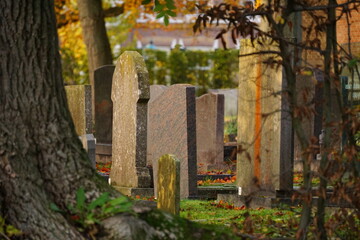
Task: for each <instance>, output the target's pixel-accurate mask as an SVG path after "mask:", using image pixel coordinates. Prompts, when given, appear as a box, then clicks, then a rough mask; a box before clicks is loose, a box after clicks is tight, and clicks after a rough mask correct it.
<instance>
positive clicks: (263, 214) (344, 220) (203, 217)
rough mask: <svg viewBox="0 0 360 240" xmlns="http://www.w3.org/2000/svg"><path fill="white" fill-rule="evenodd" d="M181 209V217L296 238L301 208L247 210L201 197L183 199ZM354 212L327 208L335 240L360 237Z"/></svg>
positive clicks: (310, 234) (264, 235) (268, 235)
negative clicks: (204, 199) (199, 198)
mask: <svg viewBox="0 0 360 240" xmlns="http://www.w3.org/2000/svg"><path fill="white" fill-rule="evenodd" d="M180 208H181V209H180V216H181V217H183V218H187V219H189V220H191V221H195V222H199V223H202V224H211V225H212V227H213V228H218V229H225V230H226V229H228V231H236V232H240V233H242V234H250V235H252V236H256V237H257V238H291V239H295V236H296V231H297V229H298V224H299V221H300V212H301V207H289V206H284V207H283V208H273V209H264V208H258V209H245V208H234V206H232V205H229V204H226V203H216V202H215V201H200V200H182V201H181V203H180ZM314 212H315V209H313V213H314ZM355 212H356V210H354V209H352V210H351V209H340V208H337V209H334V208H327V216H326V219H327V220H326V221H327V224H328V225H329V228H328V234H329V235H330V236H331V237H335V238H334V239H360V234H359V233H358V231H357V230H356V229H360V220H359V218H358V217H355V218H354V216H356V213H355ZM339 213H341V214H339ZM354 213H355V214H354ZM349 220H350V221H349ZM314 228H315V227H314V224H311V226H310V228H309V231H308V238H309V239H314V238H315V236H314V234H315V230H314Z"/></svg>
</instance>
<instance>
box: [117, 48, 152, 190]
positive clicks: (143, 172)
mask: <svg viewBox="0 0 360 240" xmlns="http://www.w3.org/2000/svg"><path fill="white" fill-rule="evenodd" d="M149 98H150V91H149V76H148V72H147V69H146V66H145V62H144V59H143V58H142V56H141V55H140V54H139V53H137V52H134V51H125V52H124V53H123V54H122V55H121V56H120V57H119V59H118V61H117V64H116V68H115V72H114V76H113V82H112V91H111V99H112V101H113V135H112V139H113V141H112V167H111V172H110V178H111V184H112V185H113V186H114V187H115V189H117V190H118V191H120V192H122V193H123V194H125V195H132V196H134V195H142V196H149V195H150V196H153V194H154V193H153V189H152V188H149V187H150V186H151V177H150V173H149V169H148V168H147V167H146V137H147V102H148V100H149ZM150 191H151V193H150Z"/></svg>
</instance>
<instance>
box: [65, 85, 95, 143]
mask: <svg viewBox="0 0 360 240" xmlns="http://www.w3.org/2000/svg"><path fill="white" fill-rule="evenodd" d="M65 91H66V97H67V101H68V106H69V110H70V113H71V117H72V120H73V122H74V125H75V130H76V133H77V134H78V136H81V135H84V134H92V125H93V122H92V110H91V86H90V85H68V86H65Z"/></svg>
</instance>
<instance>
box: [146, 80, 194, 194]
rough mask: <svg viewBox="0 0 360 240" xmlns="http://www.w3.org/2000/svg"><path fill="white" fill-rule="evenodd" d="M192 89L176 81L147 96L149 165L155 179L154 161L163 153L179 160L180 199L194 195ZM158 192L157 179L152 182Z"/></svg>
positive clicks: (155, 166)
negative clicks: (148, 97)
mask: <svg viewBox="0 0 360 240" xmlns="http://www.w3.org/2000/svg"><path fill="white" fill-rule="evenodd" d="M195 108H196V107H195V88H194V87H193V86H191V85H188V84H176V85H172V86H170V87H168V88H166V89H165V90H164V91H163V93H162V94H160V95H158V97H157V98H156V99H153V98H152V99H150V102H149V114H148V152H147V158H148V159H147V160H148V164H150V165H152V166H153V172H154V179H157V169H158V167H157V162H158V159H159V158H160V157H161V156H163V155H164V154H173V155H175V156H176V157H177V158H178V159H179V160H180V172H181V183H180V185H181V187H180V197H181V198H192V197H196V195H197V165H196V113H195ZM154 189H155V194H157V190H156V189H157V181H154Z"/></svg>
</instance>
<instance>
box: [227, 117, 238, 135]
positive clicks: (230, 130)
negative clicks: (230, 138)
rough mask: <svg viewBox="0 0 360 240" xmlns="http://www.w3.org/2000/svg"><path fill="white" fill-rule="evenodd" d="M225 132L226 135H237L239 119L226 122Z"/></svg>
mask: <svg viewBox="0 0 360 240" xmlns="http://www.w3.org/2000/svg"><path fill="white" fill-rule="evenodd" d="M224 132H225V134H226V135H230V134H233V135H236V134H237V118H236V117H235V118H231V119H230V120H228V121H226V122H225V129H224Z"/></svg>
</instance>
